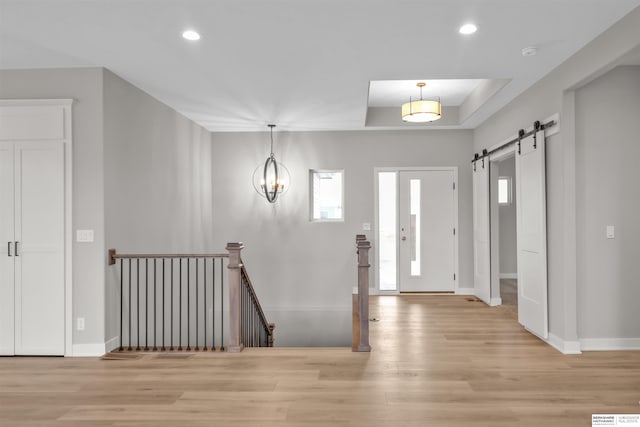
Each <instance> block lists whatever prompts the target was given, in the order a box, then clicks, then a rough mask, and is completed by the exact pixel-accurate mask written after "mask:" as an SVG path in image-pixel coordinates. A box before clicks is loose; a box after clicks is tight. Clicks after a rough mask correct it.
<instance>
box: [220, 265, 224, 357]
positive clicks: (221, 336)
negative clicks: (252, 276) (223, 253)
mask: <svg viewBox="0 0 640 427" xmlns="http://www.w3.org/2000/svg"><path fill="white" fill-rule="evenodd" d="M223 262H224V258H220V351H224V315H223V313H224V274H223V266H224V264H223Z"/></svg>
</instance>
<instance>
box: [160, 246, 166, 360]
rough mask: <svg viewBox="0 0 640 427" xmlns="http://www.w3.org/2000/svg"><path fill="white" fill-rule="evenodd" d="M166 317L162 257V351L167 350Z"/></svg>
mask: <svg viewBox="0 0 640 427" xmlns="http://www.w3.org/2000/svg"><path fill="white" fill-rule="evenodd" d="M165 319H166V318H165V317H164V258H162V328H161V329H162V348H161V350H160V351H165V348H164V335H165V332H164V326H165Z"/></svg>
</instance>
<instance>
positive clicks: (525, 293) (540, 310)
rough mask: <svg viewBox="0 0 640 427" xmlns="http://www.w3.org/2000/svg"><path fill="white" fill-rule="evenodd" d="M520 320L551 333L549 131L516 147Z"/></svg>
mask: <svg viewBox="0 0 640 427" xmlns="http://www.w3.org/2000/svg"><path fill="white" fill-rule="evenodd" d="M516 216H517V240H518V244H517V247H518V257H517V264H518V321H519V322H520V323H521V324H522V325H523V326H524V327H525V328H526V329H528V330H529V331H531V332H532V333H534V334H535V335H538V336H539V337H541V338H544V339H547V338H548V336H549V326H548V305H547V219H546V178H545V135H544V131H538V132H537V133H535V134H534V135H531V136H528V137H526V138H524V139H522V140H521V141H520V143H519V147H518V148H516Z"/></svg>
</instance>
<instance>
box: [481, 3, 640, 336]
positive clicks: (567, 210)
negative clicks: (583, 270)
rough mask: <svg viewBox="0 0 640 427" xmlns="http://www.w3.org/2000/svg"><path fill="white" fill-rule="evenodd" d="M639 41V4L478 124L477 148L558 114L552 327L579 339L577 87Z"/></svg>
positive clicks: (553, 146) (551, 175) (553, 144)
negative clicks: (575, 120) (576, 159)
mask: <svg viewBox="0 0 640 427" xmlns="http://www.w3.org/2000/svg"><path fill="white" fill-rule="evenodd" d="M639 41H640V8H636V9H635V10H633V11H632V12H631V13H629V14H628V15H627V16H625V17H624V18H622V19H621V20H620V21H619V22H618V23H617V24H616V25H614V26H612V27H611V28H609V29H608V30H607V31H605V32H604V33H603V34H601V35H600V36H599V37H597V38H596V39H595V40H594V41H592V42H591V43H589V44H588V45H586V46H585V47H584V48H583V49H581V50H580V51H579V52H578V53H576V54H575V55H574V56H572V57H571V58H569V59H568V60H567V61H565V62H564V63H562V64H561V65H560V66H558V67H557V68H556V69H554V70H553V71H552V72H551V73H549V74H548V75H547V76H545V77H544V78H543V79H541V80H540V81H539V82H537V83H536V84H535V85H533V86H532V87H531V88H529V89H528V90H526V91H525V92H524V93H523V94H521V95H520V96H519V97H517V98H516V99H515V100H513V101H512V102H511V103H509V104H508V105H507V106H506V107H504V108H503V109H501V110H500V111H499V112H498V113H496V114H494V115H493V116H492V117H491V118H490V119H488V120H487V121H485V122H484V123H483V124H482V125H481V126H479V127H478V128H476V129H475V130H474V148H475V151H478V152H479V151H481V150H482V148H489V147H492V146H494V145H496V144H497V143H499V142H501V141H504V140H505V139H506V138H509V137H512V136H513V135H515V134H516V133H517V130H518V129H520V128H525V127H529V126H531V124H532V122H533V121H534V120H542V119H545V118H547V117H550V116H552V115H553V114H556V113H559V114H560V118H561V123H560V132H559V133H558V134H556V135H554V136H552V137H550V138H547V244H548V252H547V256H548V287H549V329H550V332H551V333H552V334H553V335H554V336H555V337H558V338H559V339H561V340H564V341H568V342H576V341H577V339H578V335H577V330H578V326H577V302H576V301H577V290H576V283H577V281H576V268H577V267H576V266H577V263H576V245H577V240H576V212H575V210H576V206H575V203H576V184H575V179H576V175H575V173H576V161H575V145H576V141H575V136H574V134H575V130H576V129H575V123H574V118H575V109H574V92H573V90H574V89H576V88H577V87H580V86H582V85H584V84H585V83H586V82H588V81H590V80H592V79H593V78H595V77H597V76H598V75H602V74H604V73H606V72H607V71H609V70H610V69H611V68H613V66H614V65H615V64H616V63H617V61H618V60H619V59H620V58H621V57H623V56H624V55H625V54H627V53H629V52H631V51H632V50H633V49H636V48H637V47H638V46H639V44H640V43H639ZM636 324H638V322H636Z"/></svg>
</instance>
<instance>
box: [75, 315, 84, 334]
mask: <svg viewBox="0 0 640 427" xmlns="http://www.w3.org/2000/svg"><path fill="white" fill-rule="evenodd" d="M77 329H78V330H79V331H84V317H78V325H77Z"/></svg>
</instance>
